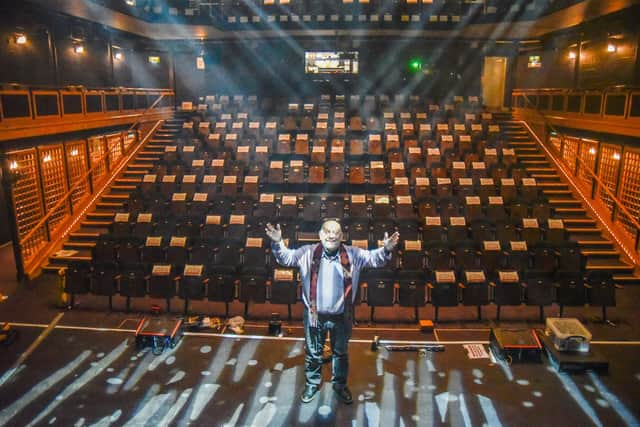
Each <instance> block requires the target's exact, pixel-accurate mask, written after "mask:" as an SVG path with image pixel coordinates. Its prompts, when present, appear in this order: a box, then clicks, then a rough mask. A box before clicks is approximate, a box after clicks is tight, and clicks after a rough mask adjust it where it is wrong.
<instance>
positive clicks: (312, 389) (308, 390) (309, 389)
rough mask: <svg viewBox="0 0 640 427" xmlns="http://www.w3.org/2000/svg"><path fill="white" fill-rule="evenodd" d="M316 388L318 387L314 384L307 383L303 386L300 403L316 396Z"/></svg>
mask: <svg viewBox="0 0 640 427" xmlns="http://www.w3.org/2000/svg"><path fill="white" fill-rule="evenodd" d="M318 390H319V389H318V387H316V386H314V385H309V384H307V385H306V386H304V392H303V393H302V396H300V400H302V403H309V402H311V401H312V400H313V398H314V397H315V396H316V393H318Z"/></svg>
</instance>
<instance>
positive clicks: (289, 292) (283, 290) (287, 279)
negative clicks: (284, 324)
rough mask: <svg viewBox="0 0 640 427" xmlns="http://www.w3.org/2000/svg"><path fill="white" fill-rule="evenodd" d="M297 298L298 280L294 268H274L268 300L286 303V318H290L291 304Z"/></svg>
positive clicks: (273, 302)
mask: <svg viewBox="0 0 640 427" xmlns="http://www.w3.org/2000/svg"><path fill="white" fill-rule="evenodd" d="M297 300H298V281H297V280H296V274H295V270H293V269H285V268H276V269H274V270H273V280H272V281H271V286H270V297H269V301H270V302H271V304H286V305H287V311H288V319H289V320H291V305H292V304H295V303H296V302H297Z"/></svg>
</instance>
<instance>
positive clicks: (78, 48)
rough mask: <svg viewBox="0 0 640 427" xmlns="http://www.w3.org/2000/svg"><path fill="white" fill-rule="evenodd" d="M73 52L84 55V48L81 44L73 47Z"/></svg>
mask: <svg viewBox="0 0 640 427" xmlns="http://www.w3.org/2000/svg"><path fill="white" fill-rule="evenodd" d="M73 51H74V52H75V53H78V54H80V53H84V46H83V45H81V44H77V45H75V46H74V47H73Z"/></svg>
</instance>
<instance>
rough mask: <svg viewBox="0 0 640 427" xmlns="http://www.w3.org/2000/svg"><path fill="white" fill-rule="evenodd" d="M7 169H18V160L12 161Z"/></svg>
mask: <svg viewBox="0 0 640 427" xmlns="http://www.w3.org/2000/svg"><path fill="white" fill-rule="evenodd" d="M9 169H10V170H12V171H13V170H16V169H18V162H16V161H15V160H14V161H12V162H11V164H10V165H9Z"/></svg>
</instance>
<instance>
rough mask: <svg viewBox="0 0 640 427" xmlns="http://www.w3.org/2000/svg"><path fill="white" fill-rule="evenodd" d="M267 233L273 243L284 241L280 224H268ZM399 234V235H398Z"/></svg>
mask: <svg viewBox="0 0 640 427" xmlns="http://www.w3.org/2000/svg"><path fill="white" fill-rule="evenodd" d="M264 231H265V232H266V233H267V236H269V238H270V239H271V241H272V242H273V243H278V242H279V241H280V240H282V230H280V224H276V226H275V227H274V226H273V225H271V223H267V227H266V228H265V229H264ZM396 234H398V233H396Z"/></svg>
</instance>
